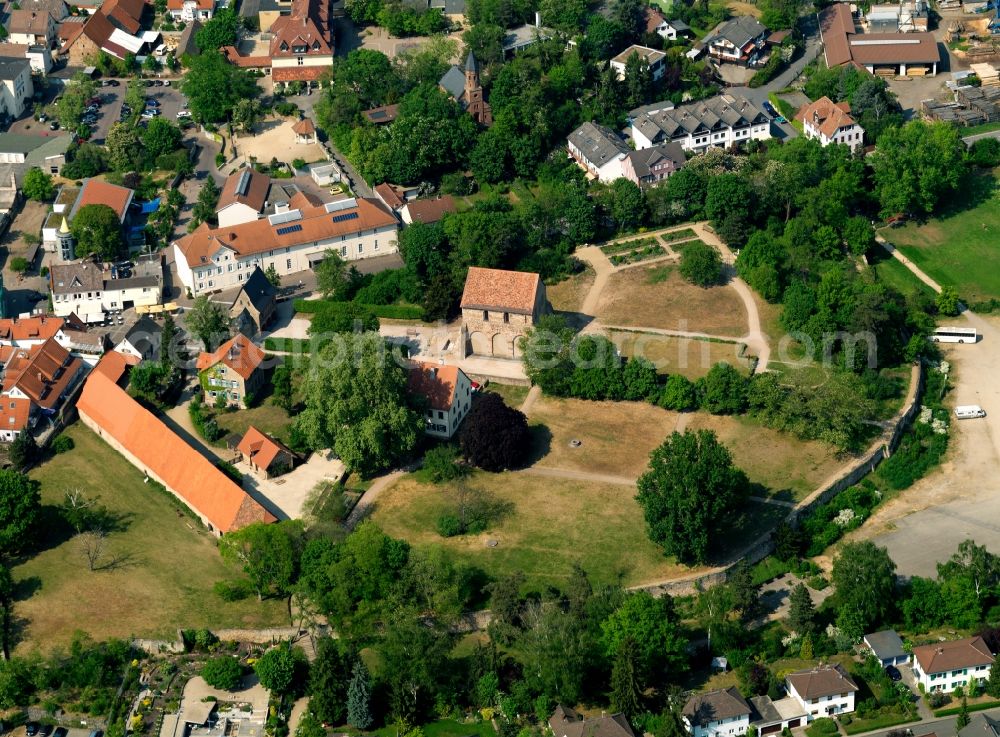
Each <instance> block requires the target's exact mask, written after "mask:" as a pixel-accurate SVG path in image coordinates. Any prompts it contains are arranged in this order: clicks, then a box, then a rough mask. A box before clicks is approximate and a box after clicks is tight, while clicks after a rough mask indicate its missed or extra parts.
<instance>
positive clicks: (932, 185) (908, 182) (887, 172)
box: [869, 120, 966, 217]
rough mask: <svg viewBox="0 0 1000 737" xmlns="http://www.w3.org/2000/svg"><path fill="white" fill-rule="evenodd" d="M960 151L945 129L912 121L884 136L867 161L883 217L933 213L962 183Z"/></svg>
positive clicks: (954, 135) (957, 138)
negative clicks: (870, 168) (897, 214)
mask: <svg viewBox="0 0 1000 737" xmlns="http://www.w3.org/2000/svg"><path fill="white" fill-rule="evenodd" d="M965 151H966V146H965V144H964V143H963V142H962V138H961V135H960V134H959V132H958V129H957V128H955V127H954V126H953V125H951V124H950V123H926V122H924V121H921V120H913V121H910V122H909V123H907V124H906V125H903V126H901V127H899V128H890V129H888V130H886V131H885V132H884V133H883V134H882V137H881V138H879V141H878V145H877V146H876V147H875V153H873V154H872V155H871V157H870V158H869V161H870V163H871V166H872V170H873V174H874V179H875V196H876V197H877V198H878V202H879V206H880V208H881V211H882V216H883V217H889V216H892V215H895V214H896V213H900V212H902V213H914V214H919V215H925V214H926V215H929V214H931V213H933V212H934V211H935V209H936V208H937V207H938V205H939V204H940V202H941V200H942V199H943V198H945V197H946V196H947V195H949V194H950V193H952V192H954V191H955V189H956V188H957V187H958V184H959V182H960V181H961V180H962V176H963V174H964V172H965V167H966V164H965Z"/></svg>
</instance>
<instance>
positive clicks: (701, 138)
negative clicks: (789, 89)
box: [602, 122, 771, 181]
mask: <svg viewBox="0 0 1000 737" xmlns="http://www.w3.org/2000/svg"><path fill="white" fill-rule="evenodd" d="M769 138H771V124H770V122H768V123H756V124H754V125H746V126H740V127H736V128H734V127H729V126H727V127H725V128H723V129H721V130H716V131H709V130H704V129H703V130H698V131H694V132H692V133H684V134H682V135H680V136H675V137H673V138H670V139H665V140H657V141H655V142H654V141H652V140H650V139H649V138H648V137H647V136H646V135H644V134H643V132H642V131H641V130H639V129H638V128H636V126H635V124H634V123H633V124H632V140H633V141H634V142H635V148H636V150H637V151H641V150H642V149H645V148H652V147H653V146H656V145H658V144H660V143H665V141H666V140H671V141H674V142H675V143H679V144H680V146H681V148H683V149H684V150H685V151H697V152H701V151H705V150H707V149H709V148H711V147H713V146H721V147H723V148H728V147H729V146H732V145H733V144H736V143H743V142H745V141H766V140H767V139H769ZM602 181H603V180H602Z"/></svg>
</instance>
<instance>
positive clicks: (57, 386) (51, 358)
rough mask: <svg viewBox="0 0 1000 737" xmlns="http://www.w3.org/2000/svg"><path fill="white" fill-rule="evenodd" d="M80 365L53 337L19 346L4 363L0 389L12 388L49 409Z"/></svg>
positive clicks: (57, 399) (54, 404) (7, 389)
mask: <svg viewBox="0 0 1000 737" xmlns="http://www.w3.org/2000/svg"><path fill="white" fill-rule="evenodd" d="M81 366H82V364H81V362H80V359H79V358H73V357H72V356H70V354H69V351H67V350H66V349H65V348H63V347H62V346H61V345H59V344H58V343H57V342H56V341H55V338H49V339H48V340H46V341H45V342H44V343H40V344H39V345H34V346H31V347H30V348H19V349H18V350H16V351H14V354H13V356H12V357H11V358H10V360H9V361H8V363H7V366H6V370H5V371H4V377H3V391H4V392H5V393H6V392H10V391H12V390H14V389H16V390H17V391H19V392H21V393H22V394H24V395H25V396H27V397H28V399H30V400H31V401H32V402H33V403H35V404H37V405H38V406H39V407H42V408H43V409H53V408H55V406H56V404H58V402H59V398H60V397H61V396H62V394H63V392H65V391H66V388H67V387H68V386H69V384H70V382H71V381H72V380H73V378H74V377H75V376H76V374H77V373H78V372H79V371H80V367H81Z"/></svg>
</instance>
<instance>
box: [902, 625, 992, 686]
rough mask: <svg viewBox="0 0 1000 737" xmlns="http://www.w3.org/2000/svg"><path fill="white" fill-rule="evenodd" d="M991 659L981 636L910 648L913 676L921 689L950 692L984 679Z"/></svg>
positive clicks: (987, 674)
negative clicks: (911, 649)
mask: <svg viewBox="0 0 1000 737" xmlns="http://www.w3.org/2000/svg"><path fill="white" fill-rule="evenodd" d="M993 660H994V658H993V653H991V652H990V649H989V647H988V646H987V645H986V642H985V641H984V640H983V638H982V637H967V638H965V639H964V640H952V641H951V642H938V643H935V644H932V645H921V646H920V647H915V648H913V677H914V678H916V680H917V683H918V684H922V685H923V687H924V690H925V691H928V692H929V691H941V692H943V693H951V692H952V691H954V690H955V689H956V688H958V687H959V686H961V687H962V688H966V687H968V686H969V685H971V684H972V683H973V682H974V681H976V682H979V683H982V682H983V681H985V680H986V679H987V678H988V677H989V675H990V666H992V665H993Z"/></svg>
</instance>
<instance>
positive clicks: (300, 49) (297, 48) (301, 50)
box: [292, 45, 309, 54]
mask: <svg viewBox="0 0 1000 737" xmlns="http://www.w3.org/2000/svg"><path fill="white" fill-rule="evenodd" d="M308 50H309V47H308V46H304V45H303V46H293V47H292V51H294V52H295V53H296V54H304V53H305V52H306V51H308Z"/></svg>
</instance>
